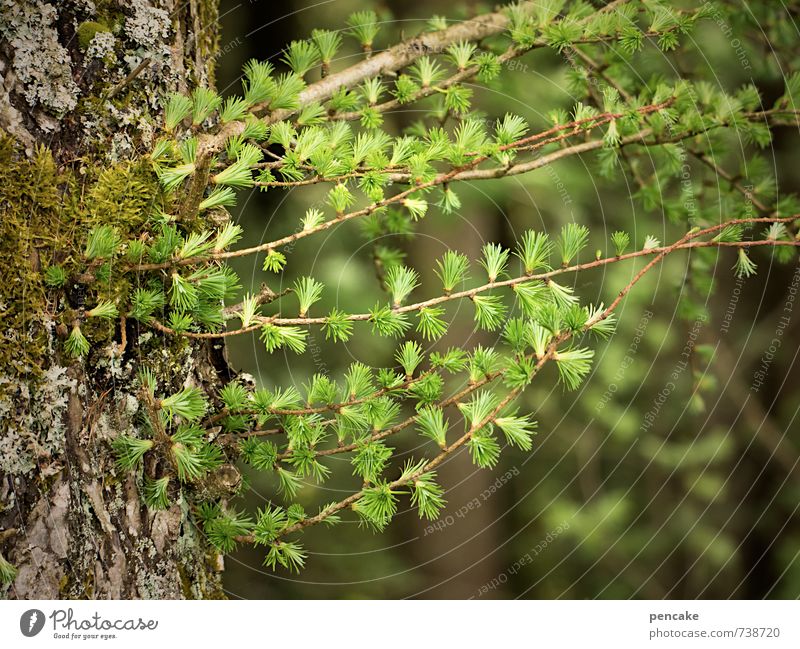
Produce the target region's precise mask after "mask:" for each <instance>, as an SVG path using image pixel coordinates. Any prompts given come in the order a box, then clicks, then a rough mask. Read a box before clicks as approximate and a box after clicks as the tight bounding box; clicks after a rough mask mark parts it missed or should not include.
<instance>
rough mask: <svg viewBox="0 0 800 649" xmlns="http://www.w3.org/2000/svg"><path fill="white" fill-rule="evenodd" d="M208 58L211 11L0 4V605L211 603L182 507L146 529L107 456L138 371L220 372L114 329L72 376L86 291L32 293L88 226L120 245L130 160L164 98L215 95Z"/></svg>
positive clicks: (129, 213)
mask: <svg viewBox="0 0 800 649" xmlns="http://www.w3.org/2000/svg"><path fill="white" fill-rule="evenodd" d="M216 48H217V3H216V0H189V1H187V2H178V1H177V0H125V1H123V0H94V2H93V1H92V0H65V1H58V2H56V1H55V0H53V1H51V2H43V1H41V0H0V129H2V131H1V132H0V167H1V168H2V171H0V176H2V177H0V250H1V251H2V254H3V262H2V265H3V267H2V270H1V271H0V273H1V276H0V280H1V281H0V285H1V288H0V291H1V293H0V318H2V327H0V329H1V330H2V331H0V553H1V554H2V555H3V557H5V559H7V560H8V561H10V562H11V563H12V564H13V565H15V566H16V568H17V569H18V574H17V576H16V579H15V580H14V582H13V583H12V584H11V585H10V586H7V587H5V588H4V589H3V590H2V591H0V594H3V595H5V596H6V597H12V598H183V597H186V598H192V597H205V598H208V597H218V596H221V595H222V589H221V583H220V577H219V566H218V564H219V561H218V558H217V557H216V556H215V555H214V554H213V553H212V552H210V551H209V550H208V547H207V546H206V545H205V543H204V541H203V539H202V535H201V534H200V533H199V531H198V530H197V529H196V528H194V527H193V525H192V524H191V522H190V519H189V516H188V511H189V503H186V502H185V501H184V502H179V503H178V504H175V505H173V506H172V507H171V508H170V509H168V510H166V511H163V512H158V513H155V514H154V513H152V512H150V511H149V510H148V509H147V508H146V507H144V506H143V505H142V501H141V498H140V495H139V492H138V488H139V486H140V485H138V484H137V481H136V479H135V478H134V477H132V476H126V475H124V474H123V473H121V472H118V471H117V470H116V468H115V466H114V459H113V457H112V456H111V453H110V448H109V441H110V440H111V439H112V438H113V437H114V436H116V435H119V434H123V433H125V432H126V431H129V430H130V429H131V427H132V426H134V424H135V422H134V415H133V413H135V411H136V409H137V399H138V395H137V392H136V389H135V387H134V386H133V378H134V377H135V375H136V371H137V369H138V367H139V361H140V359H142V358H145V357H146V358H147V362H148V364H152V363H155V364H156V366H157V367H159V368H160V369H161V370H163V371H164V372H165V374H166V375H168V376H169V377H170V380H171V381H172V382H174V384H175V385H176V386H180V385H182V384H189V383H194V384H208V383H212V382H214V383H216V382H217V381H218V380H219V374H220V373H226V374H227V373H228V371H229V370H228V368H227V365H226V363H225V362H224V358H223V355H222V350H221V349H220V348H219V347H215V346H211V345H205V344H196V343H188V342H186V341H184V342H181V343H168V342H166V341H164V340H162V339H159V338H156V337H153V336H152V334H150V333H145V332H140V331H138V330H137V328H136V327H134V326H133V325H132V324H131V322H130V320H129V321H128V322H125V321H124V320H123V321H121V322H120V321H117V322H112V323H109V324H107V325H104V326H106V327H107V330H106V332H105V334H106V335H105V344H104V345H102V346H96V345H94V344H93V347H92V349H91V351H90V353H89V355H88V357H87V358H85V359H84V360H82V361H74V360H71V359H70V358H69V357H67V356H66V355H65V354H64V353H63V352H62V345H61V343H60V341H59V339H60V337H63V336H64V333H65V330H66V328H67V326H68V325H65V322H64V318H65V317H66V316H65V314H70V313H74V312H76V311H79V310H80V309H81V308H83V306H84V303H83V302H84V298H85V293H86V283H87V282H90V281H100V280H99V279H94V280H93V279H92V278H86V277H80V276H78V277H71V278H70V282H69V284H68V290H67V291H65V292H61V293H65V295H64V296H63V297H62V296H61V295H55V294H54V292H52V291H48V290H47V288H46V286H44V284H43V283H42V281H41V275H42V269H43V268H45V267H46V266H47V265H49V264H51V263H54V262H55V263H58V262H61V261H65V262H68V261H69V259H70V257H71V256H74V255H80V250H81V246H82V245H83V243H82V240H81V238H82V237H83V238H85V234H86V227H85V226H87V225H89V224H96V223H98V222H100V221H103V220H105V221H107V222H110V223H112V224H115V225H116V226H118V227H121V228H128V229H129V231H130V230H131V229H133V228H135V227H136V226H137V224H140V223H143V222H144V220H145V219H146V218H147V217H148V216H149V212H150V211H151V210H152V209H155V208H157V207H158V203H157V200H158V198H157V197H158V191H157V187H156V186H155V185H154V183H153V180H152V178H151V176H152V174H151V173H146V172H145V169H144V166H143V165H142V163H141V162H139V163H137V162H135V157H136V154H141V153H143V152H146V151H147V150H148V147H150V146H151V145H152V140H153V133H154V123H155V122H154V120H155V119H157V118H158V116H159V110H160V109H159V107H160V105H161V101H162V98H163V96H164V95H165V94H166V93H167V92H170V91H174V90H181V91H187V90H191V88H192V87H193V86H195V85H197V84H200V85H212V84H213V82H214V70H213V65H214V56H215V53H216ZM67 265H68V264H67ZM99 333H100V336H101V339H103V331H99Z"/></svg>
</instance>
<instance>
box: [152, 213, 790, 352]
mask: <svg viewBox="0 0 800 649" xmlns="http://www.w3.org/2000/svg"><path fill="white" fill-rule="evenodd" d="M799 219H800V214H796V215H793V216H786V217H753V218H742V219H731V220H729V221H726V222H725V223H723V224H719V225H715V226H712V227H711V228H706V229H704V230H701V231H700V233H701V234H696V235H692V236H690V237H689V239H687V240H683V239H682V240H679V241H678V242H676V243H674V244H672V245H670V246H659V247H655V248H647V249H642V250H636V251H633V252H629V253H626V254H624V255H620V256H611V257H604V258H601V259H594V260H592V261H589V262H585V263H582V264H575V265H572V266H564V267H561V268H556V269H553V270H550V271H547V272H544V273H536V274H531V275H520V276H518V277H513V278H511V279H507V280H502V281H499V282H489V283H487V284H483V285H481V286H477V287H475V288H471V289H466V290H463V291H457V292H453V293H448V294H444V295H439V296H437V297H434V298H430V299H428V300H424V301H422V302H416V303H414V304H408V305H405V306H401V307H396V308H395V309H394V312H395V313H410V312H416V311H419V310H420V309H423V308H427V307H431V306H436V305H438V304H442V303H444V302H449V301H451V300H458V299H464V298H467V299H471V298H473V297H475V296H476V295H478V294H479V293H484V292H486V291H490V290H493V289H496V288H503V287H509V286H515V285H517V284H523V283H525V282H532V281H537V280H540V281H541V280H549V279H551V278H553V277H557V276H558V275H563V274H565V273H572V272H577V271H582V270H589V269H591V268H597V267H599V266H605V265H607V264H613V263H616V262H619V261H625V260H628V259H635V258H636V257H646V256H650V255H660V254H661V253H664V252H666V253H670V252H673V251H675V250H688V249H693V248H717V247H718V248H726V247H732V248H750V247H759V246H792V247H798V246H800V241H794V240H793V241H780V240H775V239H763V240H755V241H693V239H695V238H697V236H701V235H702V234H709V233H711V232H716V231H718V230H721V229H722V228H724V227H727V226H729V225H737V224H750V223H790V222H792V221H796V220H799ZM371 317H372V315H371V314H370V313H352V314H349V315H347V316H346V319H347V320H349V321H351V322H365V321H368V320H369V319H370V318H371ZM327 321H328V319H327V318H325V317H322V318H318V317H315V318H309V317H302V318H300V317H298V318H282V317H280V316H261V317H259V319H258V322H257V323H256V324H253V325H250V326H249V327H246V328H242V329H236V330H231V331H223V332H200V333H195V332H176V331H174V330H172V329H170V328H169V327H166V326H165V325H163V324H161V323H159V322H157V321H155V320H151V321H150V323H149V324H150V326H152V327H153V328H154V329H157V330H158V331H161V332H163V333H168V334H176V335H181V336H185V337H187V338H226V337H229V336H235V335H240V334H245V333H249V332H252V331H256V330H258V329H260V328H261V327H262V326H263V325H265V324H273V325H277V326H291V325H299V326H307V325H324V324H326V323H327Z"/></svg>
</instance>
